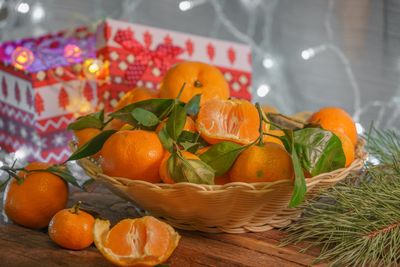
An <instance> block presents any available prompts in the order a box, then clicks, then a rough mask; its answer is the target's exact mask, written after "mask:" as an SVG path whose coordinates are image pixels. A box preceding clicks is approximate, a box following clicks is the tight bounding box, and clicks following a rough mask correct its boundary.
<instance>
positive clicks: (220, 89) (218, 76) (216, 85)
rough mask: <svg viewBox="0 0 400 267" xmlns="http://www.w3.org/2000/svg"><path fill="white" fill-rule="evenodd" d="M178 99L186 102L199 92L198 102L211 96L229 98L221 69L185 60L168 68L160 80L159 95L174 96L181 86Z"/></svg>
mask: <svg viewBox="0 0 400 267" xmlns="http://www.w3.org/2000/svg"><path fill="white" fill-rule="evenodd" d="M183 84H185V89H184V90H183V92H182V94H181V96H180V100H181V101H183V102H185V103H186V102H188V101H189V100H190V99H191V98H192V97H193V96H195V95H197V94H201V100H200V104H203V103H204V102H205V101H207V100H209V99H212V98H221V99H228V98H229V96H230V95H229V86H228V83H227V82H226V81H225V78H224V76H223V75H222V73H221V71H220V70H219V69H217V68H216V67H214V66H211V65H209V64H205V63H201V62H191V61H186V62H182V63H178V64H177V65H175V66H174V67H172V68H170V69H169V70H168V72H167V73H166V75H165V76H164V79H163V80H162V82H161V88H160V97H161V98H176V97H177V96H178V94H179V92H180V90H181V88H182V86H183Z"/></svg>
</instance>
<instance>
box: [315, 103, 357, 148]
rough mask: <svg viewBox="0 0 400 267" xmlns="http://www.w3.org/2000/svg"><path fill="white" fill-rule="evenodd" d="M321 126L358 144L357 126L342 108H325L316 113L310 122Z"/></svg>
mask: <svg viewBox="0 0 400 267" xmlns="http://www.w3.org/2000/svg"><path fill="white" fill-rule="evenodd" d="M308 121H309V122H310V123H316V124H319V125H320V126H321V127H322V128H323V129H325V130H328V131H334V132H341V133H344V134H345V135H347V136H348V137H349V138H350V140H351V142H352V143H353V145H356V144H357V130H356V125H355V123H354V121H353V119H352V118H351V116H350V115H349V114H348V113H347V112H346V111H344V110H343V109H341V108H337V107H325V108H322V109H320V110H319V111H317V112H315V113H314V114H313V115H312V116H311V117H310V118H309V120H308Z"/></svg>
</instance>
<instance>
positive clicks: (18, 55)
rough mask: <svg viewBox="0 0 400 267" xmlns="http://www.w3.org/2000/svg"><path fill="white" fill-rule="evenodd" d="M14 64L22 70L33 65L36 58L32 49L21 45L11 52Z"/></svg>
mask: <svg viewBox="0 0 400 267" xmlns="http://www.w3.org/2000/svg"><path fill="white" fill-rule="evenodd" d="M11 60H12V65H13V66H14V67H16V68H17V69H20V70H26V69H27V68H28V67H29V66H30V65H32V63H33V61H34V60H35V56H34V55H33V53H32V51H31V50H29V49H28V48H26V47H23V46H19V47H17V48H15V49H14V51H13V53H12V54H11Z"/></svg>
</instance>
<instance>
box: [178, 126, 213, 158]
mask: <svg viewBox="0 0 400 267" xmlns="http://www.w3.org/2000/svg"><path fill="white" fill-rule="evenodd" d="M178 144H179V145H181V146H182V147H183V149H184V150H186V151H189V152H191V153H196V151H197V150H198V149H199V148H201V147H205V146H208V144H207V142H206V141H204V139H203V138H201V137H200V134H199V133H195V132H190V131H182V133H181V134H180V135H179V137H178Z"/></svg>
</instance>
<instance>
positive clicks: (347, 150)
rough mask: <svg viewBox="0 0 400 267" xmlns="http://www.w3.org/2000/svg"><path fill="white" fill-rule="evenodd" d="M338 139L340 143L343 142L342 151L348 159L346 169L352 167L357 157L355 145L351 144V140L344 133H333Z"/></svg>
mask: <svg viewBox="0 0 400 267" xmlns="http://www.w3.org/2000/svg"><path fill="white" fill-rule="evenodd" d="M333 133H334V134H335V135H336V136H337V137H339V139H340V142H342V149H343V152H344V155H345V157H346V163H345V167H348V166H350V164H351V163H352V162H353V161H354V157H355V151H354V150H355V149H354V145H353V143H352V142H351V140H350V138H349V137H348V136H347V135H345V134H344V133H342V132H337V131H336V132H333Z"/></svg>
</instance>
